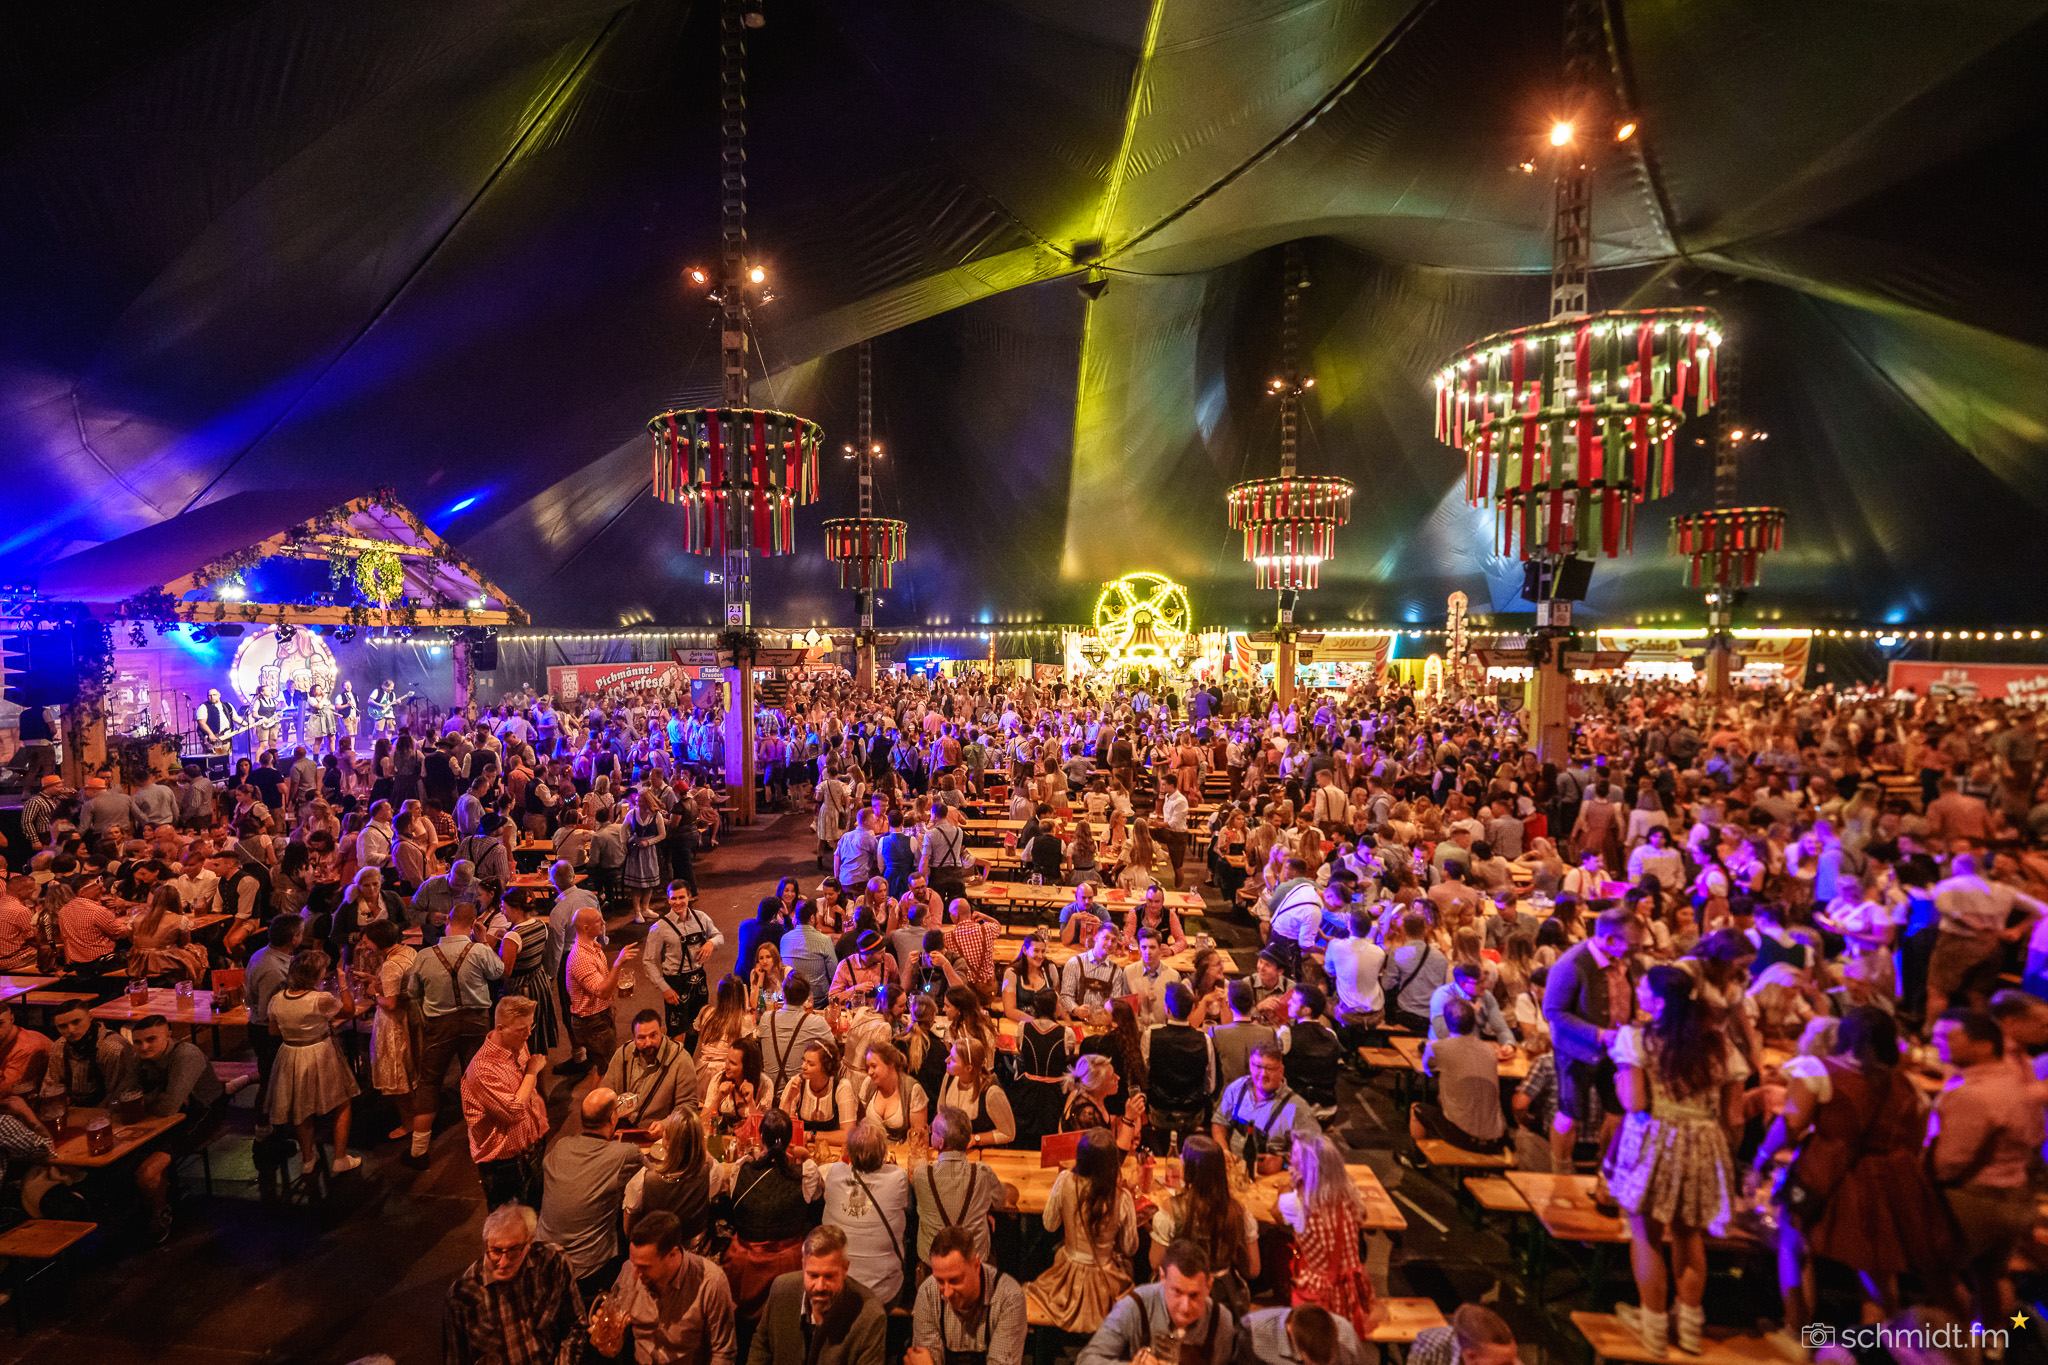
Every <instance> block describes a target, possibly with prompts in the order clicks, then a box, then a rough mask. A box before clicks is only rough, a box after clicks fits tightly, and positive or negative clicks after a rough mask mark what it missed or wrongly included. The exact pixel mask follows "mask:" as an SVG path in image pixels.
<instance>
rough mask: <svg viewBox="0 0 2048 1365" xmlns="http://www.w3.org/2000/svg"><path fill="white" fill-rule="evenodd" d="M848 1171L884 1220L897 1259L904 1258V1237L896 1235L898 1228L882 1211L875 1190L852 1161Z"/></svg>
mask: <svg viewBox="0 0 2048 1365" xmlns="http://www.w3.org/2000/svg"><path fill="white" fill-rule="evenodd" d="M846 1173H847V1174H848V1175H850V1176H852V1177H853V1183H854V1184H856V1185H858V1186H860V1192H861V1193H862V1194H864V1195H866V1196H867V1199H868V1204H869V1205H870V1206H871V1207H873V1209H874V1211H875V1217H877V1218H879V1219H881V1220H882V1231H884V1232H886V1233H888V1234H889V1250H890V1251H892V1252H894V1253H895V1255H896V1259H897V1260H899V1261H900V1260H902V1259H903V1239H902V1238H900V1237H898V1236H897V1235H896V1229H895V1228H893V1227H891V1226H890V1225H889V1215H888V1214H887V1213H884V1212H883V1211H882V1205H881V1203H880V1202H879V1201H878V1200H876V1198H875V1194H874V1191H873V1190H870V1189H869V1188H868V1182H867V1181H865V1180H862V1179H861V1178H860V1172H859V1171H857V1170H855V1169H854V1168H853V1164H852V1163H851V1162H849V1163H847V1167H846Z"/></svg>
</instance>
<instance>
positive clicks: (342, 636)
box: [334, 626, 356, 645]
mask: <svg viewBox="0 0 2048 1365" xmlns="http://www.w3.org/2000/svg"><path fill="white" fill-rule="evenodd" d="M355 638H356V628H355V627H354V626H336V627H335V628H334V639H335V641H336V643H338V644H344V645H345V644H347V643H348V642H349V641H351V640H353V639H355Z"/></svg>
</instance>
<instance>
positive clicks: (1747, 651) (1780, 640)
mask: <svg viewBox="0 0 2048 1365" xmlns="http://www.w3.org/2000/svg"><path fill="white" fill-rule="evenodd" d="M1597 637H1598V642H1599V647H1600V649H1601V650H1602V651H1606V650H1616V649H1622V650H1629V651H1632V653H1631V655H1630V659H1631V662H1634V663H1687V662H1690V661H1691V660H1694V659H1697V658H1700V657H1702V656H1703V655H1704V654H1705V653H1706V649H1707V633H1706V632H1705V631H1704V630H1702V631H1701V632H1699V634H1697V635H1689V636H1688V635H1674V634H1669V633H1663V634H1645V635H1637V634H1632V633H1630V632H1629V631H1626V630H1603V631H1599V632H1597ZM1812 650H1813V636H1812V632H1811V631H1803V630H1800V631H1794V630H1785V631H1773V632H1772V633H1771V634H1768V635H1759V634H1750V633H1747V632H1745V631H1743V630H1739V629H1738V630H1737V631H1736V632H1735V654H1736V657H1737V662H1736V667H1738V668H1757V669H1760V670H1768V669H1772V668H1773V667H1775V670H1776V672H1777V673H1778V674H1779V675H1781V676H1782V677H1783V678H1784V679H1785V681H1787V682H1789V683H1791V684H1793V685H1794V686H1800V685H1803V684H1804V683H1805V681H1806V664H1807V660H1808V658H1809V657H1810V655H1811V653H1812Z"/></svg>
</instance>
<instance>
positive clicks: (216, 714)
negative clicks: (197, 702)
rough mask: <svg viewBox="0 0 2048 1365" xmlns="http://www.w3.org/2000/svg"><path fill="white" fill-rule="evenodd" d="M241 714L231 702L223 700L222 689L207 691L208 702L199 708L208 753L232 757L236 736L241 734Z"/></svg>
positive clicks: (201, 729)
mask: <svg viewBox="0 0 2048 1365" xmlns="http://www.w3.org/2000/svg"><path fill="white" fill-rule="evenodd" d="M241 724H242V717H241V713H240V712H238V711H236V710H235V708H234V706H233V705H232V704H230V703H229V702H226V701H223V700H221V695H220V689H219V688H218V687H209V688H207V689H206V701H205V702H204V703H202V704H201V706H200V708H199V733H200V735H201V736H202V737H204V739H205V741H206V747H207V750H208V752H211V753H216V754H229V755H232V754H233V753H234V751H235V744H234V739H235V735H236V734H238V733H239V732H240V729H241Z"/></svg>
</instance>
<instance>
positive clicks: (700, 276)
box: [690, 266, 704, 284]
mask: <svg viewBox="0 0 2048 1365" xmlns="http://www.w3.org/2000/svg"><path fill="white" fill-rule="evenodd" d="M690 283H691V284H702V283H704V272H703V271H702V270H700V269H698V268H697V267H696V266H691V267H690Z"/></svg>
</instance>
